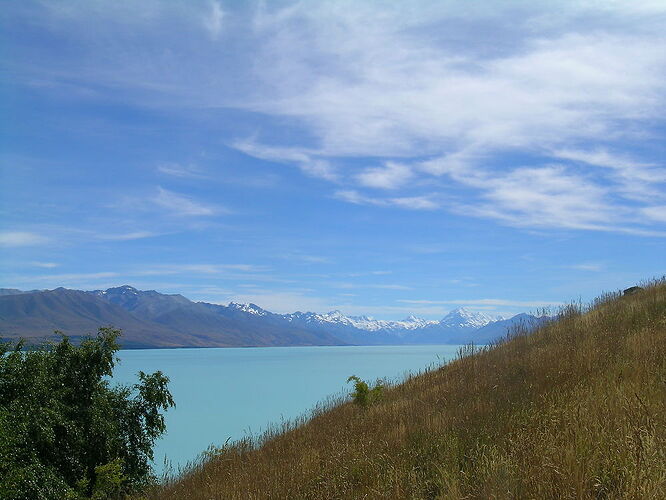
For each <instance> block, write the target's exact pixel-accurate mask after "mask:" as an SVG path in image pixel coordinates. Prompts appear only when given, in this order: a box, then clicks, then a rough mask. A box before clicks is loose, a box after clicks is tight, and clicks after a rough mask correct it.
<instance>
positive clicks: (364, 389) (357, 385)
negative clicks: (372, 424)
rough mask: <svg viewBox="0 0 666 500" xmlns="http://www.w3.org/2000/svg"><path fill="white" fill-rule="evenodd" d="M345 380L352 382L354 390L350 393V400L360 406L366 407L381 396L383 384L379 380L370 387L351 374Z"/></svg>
mask: <svg viewBox="0 0 666 500" xmlns="http://www.w3.org/2000/svg"><path fill="white" fill-rule="evenodd" d="M347 382H354V392H353V393H352V400H353V401H354V403H356V404H357V405H359V406H361V407H362V408H366V407H368V406H370V405H372V404H374V403H376V402H377V401H379V400H380V399H381V398H382V391H383V390H384V385H383V384H382V383H381V382H379V381H378V382H375V386H374V387H373V388H372V389H370V387H369V386H368V384H367V383H366V382H364V381H363V380H361V379H360V378H358V377H357V376H356V375H352V376H351V377H349V378H348V379H347Z"/></svg>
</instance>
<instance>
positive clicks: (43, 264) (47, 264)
mask: <svg viewBox="0 0 666 500" xmlns="http://www.w3.org/2000/svg"><path fill="white" fill-rule="evenodd" d="M30 265H31V266H34V267H43V268H46V269H52V268H54V267H58V266H59V264H58V263H56V262H38V261H35V262H31V263H30Z"/></svg>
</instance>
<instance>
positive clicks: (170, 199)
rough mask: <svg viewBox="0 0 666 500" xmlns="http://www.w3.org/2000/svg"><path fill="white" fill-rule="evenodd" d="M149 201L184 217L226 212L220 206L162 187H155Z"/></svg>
mask: <svg viewBox="0 0 666 500" xmlns="http://www.w3.org/2000/svg"><path fill="white" fill-rule="evenodd" d="M151 201H152V202H153V203H154V204H155V205H157V206H159V207H161V208H163V209H165V210H167V211H169V212H171V213H173V214H174V215H179V216H184V217H191V216H210V215H217V214H220V213H224V212H226V210H224V209H222V208H221V207H218V206H214V205H208V204H204V203H201V202H198V201H195V200H193V199H192V198H189V197H187V196H185V195H182V194H178V193H174V192H173V191H169V190H167V189H164V188H162V187H158V188H157V195H156V196H154V197H153V198H152V199H151Z"/></svg>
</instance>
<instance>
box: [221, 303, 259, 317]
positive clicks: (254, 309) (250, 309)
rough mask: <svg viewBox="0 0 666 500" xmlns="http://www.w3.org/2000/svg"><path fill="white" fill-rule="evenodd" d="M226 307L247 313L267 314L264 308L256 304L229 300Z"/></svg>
mask: <svg viewBox="0 0 666 500" xmlns="http://www.w3.org/2000/svg"><path fill="white" fill-rule="evenodd" d="M228 307H229V308H231V309H236V310H237V311H242V312H245V313H248V314H254V315H255V316H266V314H268V313H267V312H266V311H265V310H264V309H262V308H261V307H259V306H258V305H256V304H241V303H239V302H229V306H228Z"/></svg>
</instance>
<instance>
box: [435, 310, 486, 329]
mask: <svg viewBox="0 0 666 500" xmlns="http://www.w3.org/2000/svg"><path fill="white" fill-rule="evenodd" d="M493 321H495V319H493V318H491V317H490V316H488V315H487V314H483V313H478V312H473V311H470V310H468V309H465V308H464V307H460V308H458V309H454V310H453V311H451V312H450V313H449V314H447V315H446V316H444V318H442V319H441V320H440V322H439V324H440V325H442V326H450V327H456V328H468V327H475V328H481V327H482V326H486V325H487V324H488V323H492V322H493Z"/></svg>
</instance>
